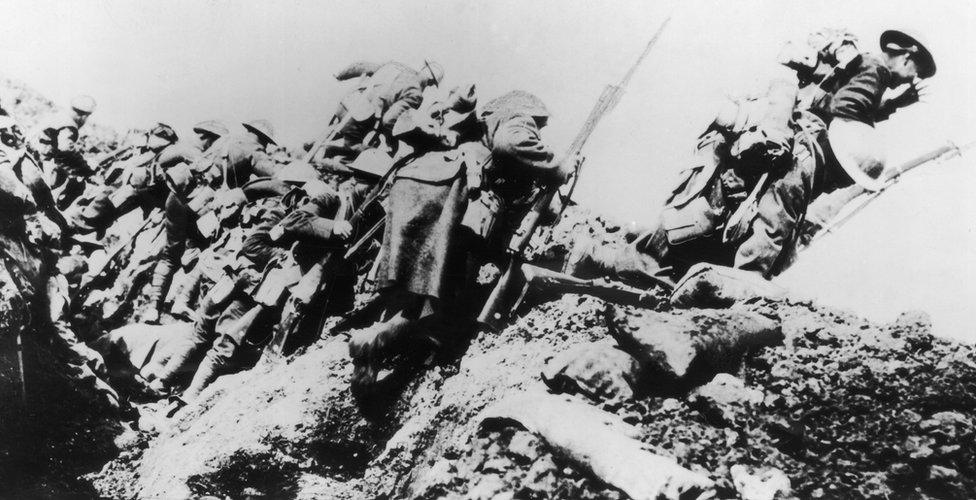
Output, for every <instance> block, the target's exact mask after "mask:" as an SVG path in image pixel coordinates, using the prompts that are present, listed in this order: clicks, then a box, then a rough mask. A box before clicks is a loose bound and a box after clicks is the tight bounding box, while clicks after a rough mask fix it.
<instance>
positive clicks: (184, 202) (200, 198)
mask: <svg viewBox="0 0 976 500" xmlns="http://www.w3.org/2000/svg"><path fill="white" fill-rule="evenodd" d="M193 130H194V132H196V133H197V134H198V137H199V139H200V141H199V145H198V146H196V145H189V144H181V143H177V144H174V145H173V146H171V147H169V148H166V149H165V150H163V151H162V152H161V153H160V155H159V158H158V160H157V163H158V165H159V168H160V170H161V175H162V176H163V178H164V179H165V180H166V187H167V188H168V192H167V195H166V203H165V207H164V210H165V211H164V213H165V219H164V220H163V226H164V228H165V231H166V233H165V234H166V240H165V246H164V249H163V252H162V254H160V257H159V261H157V263H156V267H155V269H154V270H153V276H152V281H151V283H150V288H149V304H150V307H151V309H149V310H147V311H146V315H145V316H144V320H145V321H147V322H150V323H152V322H156V321H158V320H159V315H160V314H161V313H162V306H163V302H164V301H165V298H166V295H167V292H168V291H169V286H170V283H171V281H172V279H173V276H174V274H175V273H176V271H177V269H178V268H179V266H180V264H181V262H182V260H189V261H192V259H183V257H184V256H186V250H187V248H188V247H192V248H194V250H195V251H194V252H192V253H191V254H190V257H195V256H196V255H197V254H198V251H199V250H200V249H202V248H206V247H207V246H208V245H209V243H211V242H213V241H214V240H215V239H216V238H217V237H218V236H220V233H221V231H220V228H221V222H224V221H226V220H227V214H228V213H229V212H232V211H229V210H227V209H224V210H213V209H212V208H211V204H212V203H213V202H214V198H215V196H217V192H216V191H215V189H214V188H215V187H217V188H219V187H220V186H215V185H216V184H218V182H217V180H219V177H214V176H213V175H212V174H211V172H212V169H213V160H212V159H211V158H210V157H209V156H210V155H208V153H210V152H211V150H212V149H213V148H214V145H215V143H216V142H217V141H218V140H219V139H220V138H221V137H222V136H223V135H226V134H227V129H226V127H224V126H223V125H222V124H220V123H219V122H202V123H198V124H197V125H196V126H195V127H194V129H193ZM223 193H224V196H222V199H223V200H224V205H228V204H237V203H243V201H244V199H243V194H242V193H241V192H240V190H239V189H238V190H234V189H231V190H227V191H224V192H223ZM222 214H223V215H222ZM188 267H189V266H188Z"/></svg>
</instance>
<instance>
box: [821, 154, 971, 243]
mask: <svg viewBox="0 0 976 500" xmlns="http://www.w3.org/2000/svg"><path fill="white" fill-rule="evenodd" d="M973 146H976V141H973V142H970V143H968V144H965V145H963V146H961V147H960V146H956V145H955V144H953V143H952V142H948V143H946V144H945V145H943V146H940V147H938V148H935V149H933V150H932V151H929V152H928V153H924V154H922V155H919V156H917V157H915V158H913V159H911V160H909V161H907V162H905V163H903V164H901V165H900V166H899V167H898V168H896V169H893V170H891V171H888V172H886V173H885V176H886V177H885V180H884V184H882V186H881V188H880V189H878V190H877V191H873V192H870V194H868V196H867V197H866V198H864V201H862V202H861V203H860V204H858V205H856V206H854V207H853V208H851V209H850V210H847V211H846V213H844V214H842V215H838V216H837V217H835V218H834V219H833V221H832V222H831V223H830V224H828V225H827V226H826V227H824V228H823V229H822V230H821V231H820V232H818V233H817V234H815V235H814V236H813V238H811V239H810V242H809V243H808V244H807V246H806V248H810V245H812V244H813V243H814V242H815V241H817V240H819V239H821V238H823V237H824V236H826V235H828V234H830V233H833V232H834V231H836V230H837V229H839V228H840V227H842V226H843V225H844V224H846V223H847V221H849V220H850V219H851V218H852V217H854V216H855V215H857V214H858V212H860V211H861V210H864V208H865V207H866V206H868V204H870V203H871V202H872V201H874V200H875V199H876V198H877V197H879V196H881V194H882V193H884V192H885V191H887V190H888V189H890V188H891V187H892V186H894V185H895V184H897V183H898V181H899V180H901V177H902V175H904V174H905V173H906V172H908V171H909V170H912V169H914V168H917V167H920V166H922V165H926V164H928V163H931V162H936V161H937V162H939V163H941V162H944V161H946V160H949V159H950V158H955V157H957V156H962V154H963V153H964V152H966V150H968V149H970V148H972V147H973ZM849 189H851V191H850V192H849V193H848V194H847V196H848V197H849V198H848V199H849V200H852V201H853V200H854V199H856V198H858V197H860V196H861V195H863V194H866V193H868V190H866V189H864V188H863V187H861V186H859V185H854V186H851V187H850V188H849Z"/></svg>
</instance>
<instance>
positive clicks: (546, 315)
mask: <svg viewBox="0 0 976 500" xmlns="http://www.w3.org/2000/svg"><path fill="white" fill-rule="evenodd" d="M18 85H19V84H18ZM8 86H10V85H8ZM12 88H14V89H21V88H22V87H19V86H13V87H12ZM22 101H23V102H25V103H33V104H30V106H41V104H37V103H38V102H41V101H38V100H37V99H22ZM24 106H27V104H25V105H24ZM24 109H27V108H24ZM39 109H41V108H39ZM111 140H113V139H105V140H101V143H102V144H108V143H110V142H111ZM94 149H98V148H94ZM622 233H623V231H622V230H621V229H620V228H619V227H617V226H615V225H614V224H613V223H612V222H609V221H605V220H602V219H600V218H598V217H593V216H591V215H589V214H586V213H585V212H584V211H573V212H571V213H570V217H569V218H567V220H565V221H564V222H562V223H561V224H560V225H559V226H557V227H556V228H555V229H554V230H552V231H549V232H547V233H546V234H544V235H542V236H541V240H540V241H541V242H542V243H541V244H538V245H536V249H535V251H534V253H533V256H534V258H536V259H537V261H538V262H540V263H544V264H548V265H550V266H554V265H556V264H557V263H558V262H560V261H561V259H563V258H564V257H565V254H566V251H567V248H568V246H569V242H570V241H571V240H572V239H573V238H577V237H580V236H582V237H589V238H592V239H596V240H599V241H601V242H602V241H614V242H619V241H621V240H622V239H623V237H624V235H623V234H622ZM147 245H148V246H151V242H149V243H147ZM139 265H140V264H139V259H133V263H132V264H131V268H129V269H127V270H123V271H122V276H128V277H130V278H131V277H132V276H135V275H136V274H137V273H136V271H137V266H139ZM656 296H657V297H659V298H660V300H659V301H658V302H659V305H658V306H657V307H656V310H658V311H660V312H661V313H662V314H664V315H675V316H677V315H678V314H687V312H681V311H676V310H671V308H670V306H669V305H668V303H667V301H666V300H664V299H663V298H664V297H665V295H663V294H660V293H658V294H657V295H656ZM135 300H138V297H135ZM735 309H736V310H737V311H739V312H742V313H749V314H756V315H760V316H762V317H763V318H767V319H768V320H769V321H771V322H773V323H774V324H775V325H776V327H777V328H778V329H779V331H781V333H782V342H781V343H778V344H777V345H774V346H770V347H764V348H759V349H754V350H751V351H749V352H747V353H746V355H745V356H744V359H743V360H742V362H741V363H737V364H735V365H734V366H732V365H730V366H723V367H722V370H723V371H722V372H717V371H716V370H711V371H709V369H708V368H707V367H706V368H704V369H702V371H701V372H699V373H697V374H696V375H698V376H699V377H698V378H694V377H692V378H689V379H688V380H695V382H694V383H687V384H682V385H680V386H679V385H674V384H671V383H670V382H668V383H664V382H662V380H663V379H658V380H655V379H651V380H643V381H641V382H640V384H642V386H641V387H640V388H639V389H640V390H637V391H634V393H635V394H639V396H626V397H614V398H606V397H600V398H592V396H591V397H587V396H584V395H579V394H577V395H571V396H570V397H571V398H572V399H573V400H574V401H577V402H580V403H583V404H587V405H592V406H593V407H597V408H600V409H601V410H604V411H606V412H608V413H611V414H614V415H616V416H618V417H620V418H622V419H623V420H624V421H625V422H627V423H628V424H631V425H632V426H633V427H634V428H635V429H636V431H637V438H638V439H639V441H640V442H641V443H642V446H643V447H644V449H646V450H647V451H649V452H653V453H655V454H657V455H660V456H664V457H670V458H673V459H674V460H675V461H676V462H677V464H680V465H681V466H683V467H684V468H686V469H688V470H690V471H692V472H695V473H700V474H702V475H704V476H705V477H707V478H708V479H710V480H711V481H712V482H713V483H714V488H713V493H714V495H715V496H716V497H718V498H773V497H781V498H792V497H798V498H862V497H871V498H906V497H908V498H972V497H976V470H974V469H976V348H974V346H972V345H964V344H959V343H956V342H951V341H947V340H943V339H939V338H937V337H934V336H933V335H932V332H931V325H930V324H929V323H928V321H927V319H926V318H925V316H924V315H923V314H906V315H903V316H902V317H901V318H899V319H898V320H897V321H895V322H893V323H891V324H874V323H870V322H868V321H866V320H863V319H861V318H858V317H857V316H855V315H853V314H851V313H847V312H842V311H837V310H833V309H829V308H825V307H820V306H817V305H816V304H813V303H809V302H798V301H794V300H790V299H788V298H787V299H783V300H778V301H772V300H752V301H748V302H747V303H741V304H737V305H736V306H735ZM634 312H640V311H636V310H635V309H633V308H632V306H628V307H624V306H620V305H615V304H609V303H607V302H604V301H602V300H599V299H596V298H592V297H584V296H578V295H566V296H563V297H560V298H557V299H555V300H551V301H547V302H541V303H530V304H527V305H526V306H525V307H523V309H522V310H520V311H519V314H518V317H517V318H516V319H515V320H514V321H513V322H512V324H511V325H510V326H508V327H507V328H505V329H504V330H502V331H500V332H492V331H487V330H481V329H477V328H474V327H469V326H467V325H461V326H459V327H458V328H457V329H456V330H457V331H456V332H454V336H453V338H452V339H451V342H448V343H447V344H446V346H445V348H444V349H443V350H442V351H440V352H439V353H437V354H436V355H435V356H428V355H429V354H430V353H429V352H427V351H425V350H422V349H419V348H418V352H417V353H408V355H406V356H405V357H404V359H403V360H401V362H400V363H398V364H397V365H395V366H393V367H392V368H393V369H395V376H393V377H391V378H390V380H391V381H395V382H390V383H388V384H387V385H386V387H385V388H384V389H385V390H384V392H383V397H380V398H377V400H376V401H374V402H373V403H372V404H370V405H369V406H363V405H361V404H359V403H357V402H356V401H355V400H354V399H353V397H352V396H351V394H350V391H349V379H350V376H351V372H352V368H351V363H350V361H349V359H348V345H347V343H348V336H347V335H345V334H330V335H326V336H325V337H323V338H322V339H320V340H319V341H318V342H317V343H315V344H314V345H312V346H310V347H308V348H307V349H304V350H303V351H301V352H299V353H297V354H295V355H293V356H290V357H289V358H286V359H281V358H275V359H273V358H270V357H266V358H265V359H262V360H261V361H260V362H259V363H258V365H257V366H256V367H255V368H254V369H252V370H250V371H246V372H242V373H238V374H236V375H231V376H226V377H222V378H221V379H219V380H218V381H217V382H216V383H215V384H214V385H213V386H212V387H210V388H209V389H208V390H207V391H206V392H205V393H204V396H203V398H202V402H201V403H200V404H199V405H194V406H190V407H186V408H184V409H183V410H181V411H180V412H178V413H177V414H176V415H175V416H174V418H172V419H170V420H169V421H167V422H164V423H162V424H159V423H158V422H157V425H155V426H150V425H148V423H149V422H150V421H151V419H149V418H147V417H148V416H150V415H152V414H153V410H154V407H153V406H152V405H149V406H145V407H141V408H140V409H141V413H142V416H141V418H140V415H138V414H137V413H136V412H135V411H130V412H125V411H113V410H110V409H107V408H104V407H103V406H102V405H100V404H98V403H95V402H94V401H96V398H97V396H95V395H94V394H91V393H88V392H85V391H84V390H82V388H80V386H73V385H65V384H57V383H52V386H51V387H52V389H51V392H50V393H49V396H50V397H48V398H46V399H44V398H41V401H43V404H44V405H46V406H45V407H43V408H42V407H40V406H39V407H37V411H38V412H39V413H41V414H46V415H49V416H52V419H49V421H50V422H51V425H56V428H55V431H54V432H50V433H47V434H45V435H44V437H43V439H40V440H37V439H35V440H34V441H33V442H32V443H31V444H30V445H29V446H33V448H31V451H33V452H34V456H35V457H36V459H35V460H34V461H31V462H25V461H24V460H18V461H14V462H11V461H8V462H7V464H8V467H9V464H10V463H15V464H19V465H18V467H19V469H18V470H19V471H20V472H23V471H26V474H28V476H29V478H28V479H27V480H23V481H22V483H21V484H17V485H15V488H14V489H13V490H11V483H4V484H2V485H0V497H8V496H15V497H17V496H20V497H23V496H56V497H58V496H60V497H63V496H67V495H70V494H75V495H78V496H81V497H92V496H101V497H107V498H185V497H217V498H245V497H262V496H268V497H274V498H423V499H433V498H479V499H481V498H483V499H512V498H519V499H534V498H566V499H571V498H573V499H574V498H611V499H616V498H627V497H628V495H627V494H626V493H624V492H623V491H622V490H621V489H617V488H618V487H617V486H614V485H613V484H611V482H608V480H607V478H606V477H605V476H601V475H600V474H597V473H594V471H593V470H591V468H589V467H587V466H586V465H585V464H584V463H582V462H580V461H579V460H577V459H576V458H578V457H575V458H574V457H573V456H570V455H568V454H567V453H565V452H564V450H562V449H559V448H558V447H554V446H553V445H552V443H550V442H548V441H547V440H546V439H545V438H544V437H542V436H541V435H539V434H536V433H533V432H529V431H527V430H525V429H523V428H522V427H521V426H519V425H517V424H515V423H510V424H508V425H491V426H488V425H483V424H484V422H483V419H482V418H481V416H482V415H483V412H484V411H485V409H486V408H489V407H490V406H491V405H493V404H495V403H497V402H499V401H500V400H503V399H505V398H507V397H510V396H512V395H517V394H544V393H547V392H549V391H551V390H552V389H551V388H550V386H549V385H547V384H546V383H544V382H543V380H542V376H541V374H542V373H543V372H545V371H546V370H547V367H548V365H549V364H550V363H551V362H552V361H553V359H556V358H558V357H559V356H560V355H561V354H562V353H565V352H567V351H570V350H573V349H589V348H591V346H593V345H595V344H593V343H594V342H610V341H613V340H614V339H613V331H612V330H613V329H612V328H611V325H612V321H613V318H614V317H615V315H616V314H618V313H634ZM127 314H134V311H132V312H130V313H127ZM694 314H695V315H697V316H699V317H701V318H704V319H705V320H706V321H705V322H704V323H703V324H707V323H708V320H709V319H710V318H711V320H712V321H713V322H714V321H720V318H722V317H724V316H722V315H721V314H722V313H720V312H719V311H717V310H708V309H702V310H699V311H695V312H694ZM130 319H131V316H130ZM100 322H101V320H100V319H98V320H96V319H92V321H91V323H90V328H103V327H104V326H103V325H101V324H100ZM78 333H79V335H81V336H82V337H84V338H93V337H94V336H96V335H97V334H98V333H100V332H93V331H84V332H78ZM417 344H418V345H420V342H418V343H417ZM39 352H40V351H39ZM52 359H57V356H49V357H46V358H45V363H47V366H50V367H53V366H56V365H52V364H51V360H52ZM52 369H53V368H52ZM63 370H64V371H66V372H67V371H69V369H68V368H64V369H63ZM51 373H57V372H56V371H51ZM51 377H52V378H51V379H52V380H55V381H60V380H64V379H66V378H70V373H65V374H63V376H61V375H59V376H57V377H55V376H53V375H52V376H51ZM578 392H579V391H578ZM618 396H619V394H618ZM591 398H592V399H591ZM86 401H87V402H91V404H85V403H86ZM55 422H56V424H55ZM140 422H141V424H142V426H141V427H140V425H139V424H140ZM140 428H142V429H143V430H139V429H140ZM578 432H579V434H580V436H583V437H585V436H586V434H587V432H588V430H587V429H586V428H580V429H579V430H578ZM0 439H4V440H6V443H8V444H9V443H11V442H12V441H11V439H12V438H11V437H10V436H9V435H8V436H0ZM27 446H28V445H26V444H25V445H24V447H27ZM21 451H24V450H21ZM23 456H27V454H26V453H22V454H21V455H19V457H23ZM0 458H2V457H0ZM7 458H9V457H7ZM0 463H2V462H0ZM626 465H627V464H621V467H622V468H625V467H626ZM6 472H8V473H10V472H15V473H16V472H18V471H12V469H9V468H8V470H7V471H6ZM648 474H649V475H653V474H652V472H651V471H649V473H648ZM9 475H10V474H8V476H9ZM4 490H6V491H4Z"/></svg>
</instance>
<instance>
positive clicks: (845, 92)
mask: <svg viewBox="0 0 976 500" xmlns="http://www.w3.org/2000/svg"><path fill="white" fill-rule="evenodd" d="M884 71H887V70H885V69H884V68H882V67H881V66H880V65H879V64H877V63H874V62H870V63H865V64H863V65H862V66H861V67H860V68H859V71H858V73H857V74H856V75H854V76H853V77H852V78H851V79H850V80H849V81H848V82H847V83H846V84H845V85H844V86H843V87H841V88H840V89H839V90H838V91H837V92H836V93H835V94H834V97H833V99H832V100H831V103H830V114H831V116H832V117H833V118H841V119H843V120H847V121H853V122H860V123H865V124H867V125H874V123H875V122H876V121H878V120H882V119H884V118H886V117H885V116H879V115H878V111H879V110H878V106H879V105H880V104H881V96H882V94H884V75H883V72H884Z"/></svg>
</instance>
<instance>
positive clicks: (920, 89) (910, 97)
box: [881, 83, 927, 113]
mask: <svg viewBox="0 0 976 500" xmlns="http://www.w3.org/2000/svg"><path fill="white" fill-rule="evenodd" d="M926 90H927V88H926V86H925V85H921V84H915V83H910V84H906V85H905V88H904V90H902V91H901V92H900V93H898V94H896V95H894V96H892V97H890V98H888V99H885V101H884V102H883V103H882V104H881V107H882V109H884V110H886V111H888V112H889V113H892V112H894V111H895V110H897V109H898V108H904V107H905V106H911V105H912V104H915V103H916V102H919V101H920V100H921V98H922V96H923V95H925V93H926V92H925V91H926Z"/></svg>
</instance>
